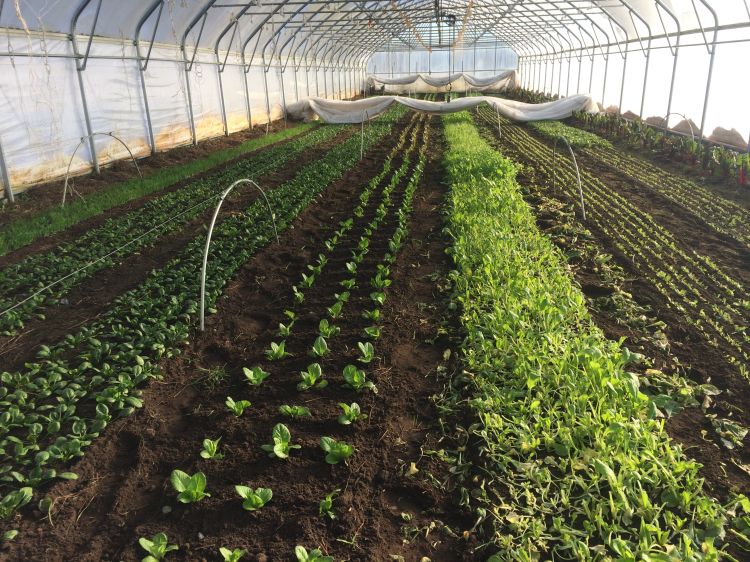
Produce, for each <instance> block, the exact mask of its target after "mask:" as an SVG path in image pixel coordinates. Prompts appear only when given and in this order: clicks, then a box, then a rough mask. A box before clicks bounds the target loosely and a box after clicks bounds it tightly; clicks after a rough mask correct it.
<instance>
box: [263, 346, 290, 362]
mask: <svg viewBox="0 0 750 562" xmlns="http://www.w3.org/2000/svg"><path fill="white" fill-rule="evenodd" d="M289 355H291V354H290V353H289V352H288V351H287V350H286V342H285V341H282V342H280V343H276V342H275V341H272V342H271V345H270V347H269V348H268V349H267V350H266V357H268V360H269V361H281V360H282V359H285V358H287V357H289Z"/></svg>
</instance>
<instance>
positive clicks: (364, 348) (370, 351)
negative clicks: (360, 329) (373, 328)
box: [357, 342, 375, 363]
mask: <svg viewBox="0 0 750 562" xmlns="http://www.w3.org/2000/svg"><path fill="white" fill-rule="evenodd" d="M357 347H358V348H359V357H358V361H359V362H360V363H369V362H370V361H372V360H373V359H374V358H375V348H374V347H373V345H372V344H371V343H370V342H366V343H362V342H357Z"/></svg>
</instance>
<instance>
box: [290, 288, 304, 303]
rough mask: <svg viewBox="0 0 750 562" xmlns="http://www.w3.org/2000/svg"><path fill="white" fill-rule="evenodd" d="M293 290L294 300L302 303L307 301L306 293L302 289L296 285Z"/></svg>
mask: <svg viewBox="0 0 750 562" xmlns="http://www.w3.org/2000/svg"><path fill="white" fill-rule="evenodd" d="M292 292H293V293H294V302H296V303H297V304H302V303H303V302H304V301H305V293H303V292H302V291H300V290H299V289H298V288H297V287H296V286H295V287H292Z"/></svg>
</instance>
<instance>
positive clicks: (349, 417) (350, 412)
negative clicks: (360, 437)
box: [338, 402, 367, 425]
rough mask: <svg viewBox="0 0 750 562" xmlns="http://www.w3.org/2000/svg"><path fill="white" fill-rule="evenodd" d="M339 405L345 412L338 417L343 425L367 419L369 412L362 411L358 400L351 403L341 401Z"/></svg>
mask: <svg viewBox="0 0 750 562" xmlns="http://www.w3.org/2000/svg"><path fill="white" fill-rule="evenodd" d="M339 407H340V408H341V409H342V410H343V412H344V413H343V414H341V415H340V416H339V417H338V422H339V423H340V424H341V425H350V424H352V423H354V422H355V421H357V420H364V419H367V414H363V413H362V410H361V409H360V407H359V404H357V403H356V402H352V403H351V404H346V403H344V402H339Z"/></svg>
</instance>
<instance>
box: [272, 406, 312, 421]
mask: <svg viewBox="0 0 750 562" xmlns="http://www.w3.org/2000/svg"><path fill="white" fill-rule="evenodd" d="M279 413H280V414H281V415H282V416H286V417H288V418H292V419H297V418H302V417H306V416H310V415H312V414H310V408H307V407H306V406H290V405H289V404H282V405H281V406H279Z"/></svg>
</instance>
